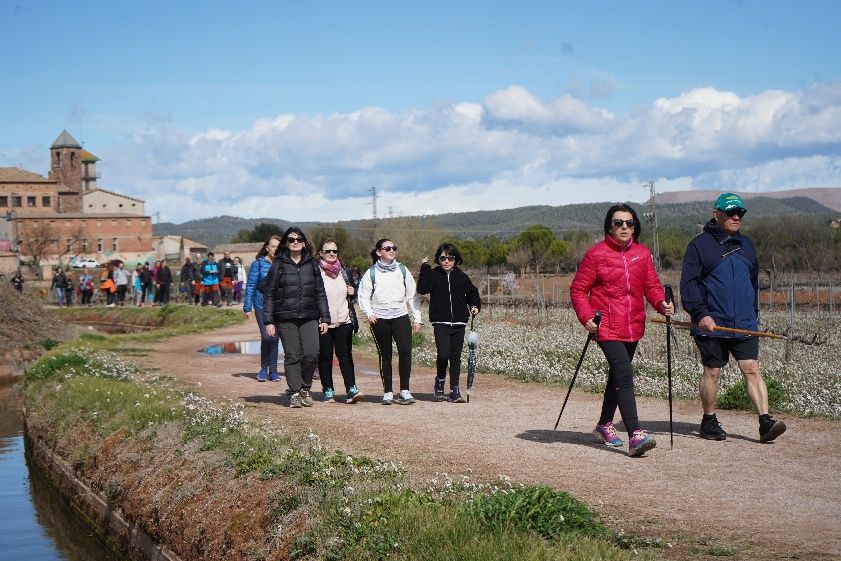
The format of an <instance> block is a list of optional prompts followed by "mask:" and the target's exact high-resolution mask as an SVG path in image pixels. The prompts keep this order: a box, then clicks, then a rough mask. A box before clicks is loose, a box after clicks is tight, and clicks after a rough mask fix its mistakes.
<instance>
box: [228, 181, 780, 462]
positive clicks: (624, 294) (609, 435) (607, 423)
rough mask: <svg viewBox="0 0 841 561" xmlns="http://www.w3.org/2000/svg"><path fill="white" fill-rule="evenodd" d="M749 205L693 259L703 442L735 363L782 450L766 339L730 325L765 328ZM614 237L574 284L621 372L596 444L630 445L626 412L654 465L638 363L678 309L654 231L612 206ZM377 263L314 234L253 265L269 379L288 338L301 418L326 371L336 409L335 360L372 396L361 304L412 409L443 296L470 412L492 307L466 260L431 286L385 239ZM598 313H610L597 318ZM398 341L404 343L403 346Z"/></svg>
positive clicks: (255, 311) (249, 304)
mask: <svg viewBox="0 0 841 561" xmlns="http://www.w3.org/2000/svg"><path fill="white" fill-rule="evenodd" d="M746 212H747V211H746V209H745V205H744V202H743V201H742V199H741V198H740V197H738V196H737V195H734V194H732V193H725V194H723V195H721V196H720V197H718V198H717V199H716V201H715V203H714V209H713V213H712V218H711V220H710V221H709V222H708V223H707V224H706V225H705V227H704V230H703V232H702V233H701V234H699V235H698V236H696V237H695V238H694V239H693V240H692V241H691V242H690V244H689V246H688V247H687V250H686V254H685V256H684V261H683V267H682V272H681V280H680V295H681V302H682V306H683V308H684V310H685V311H686V312H687V313H689V315H690V316H691V318H692V322H693V328H692V336H693V338H694V341H695V343H696V345H697V347H698V350H699V352H700V356H701V362H702V364H703V373H702V375H701V378H700V384H699V385H700V395H701V402H702V406H703V410H704V411H703V413H704V414H703V417H702V420H701V424H700V429H699V435H700V436H701V437H702V438H705V439H710V440H724V439H726V438H727V433H726V432H725V431H724V429H723V428H722V427H721V424H720V423H719V421H718V419H717V417H716V414H715V399H716V393H717V389H718V382H719V375H720V372H721V368H722V367H723V366H724V365H726V364H727V362H728V360H729V357H730V356H731V355H732V356H733V357H734V358H735V359H736V361H737V363H738V366H739V368H740V370H741V372H742V374H743V376H744V378H745V380H746V384H747V388H748V395H749V397H750V399H751V401H752V403H753V405H754V407H755V408H756V411H757V413H758V415H759V440H760V441H761V442H770V441H772V440H774V439H776V438H777V437H779V436H780V435H781V434H783V432H785V430H786V426H785V423H783V422H782V421H780V420H776V419H774V418H773V417H772V416H771V415H770V413H769V406H768V392H767V388H766V385H765V382H764V380H763V378H762V375H761V373H760V368H759V362H758V355H759V343H758V339H757V337H756V336H755V335H744V334H736V333H733V332H729V331H722V330H721V329H720V328H736V329H741V330H749V331H754V332H755V331H756V329H757V327H758V309H759V304H758V263H757V258H756V252H755V250H754V247H753V244H752V242H751V240H750V239H749V238H748V237H747V236H745V235H744V234H742V233H741V232H740V229H741V225H742V218H743V217H744V215H745V213H746ZM603 228H604V239H603V240H602V241H600V242H599V243H597V244H596V245H595V246H593V247H592V248H590V250H588V251H587V253H586V254H585V255H584V258H583V259H582V261H581V263H580V265H579V267H578V270H577V272H576V274H575V278H574V279H573V281H572V284H571V286H570V299H571V302H572V306H573V308H574V310H575V313H576V315H577V318H578V320H579V321H580V323H581V324H582V326H584V329H585V330H586V331H587V332H588V334H589V336H590V337H592V338H593V340H595V341H596V342H597V344H598V346H599V347H600V349H601V350H602V352H603V353H604V356H605V359H606V360H607V363H608V366H609V368H608V374H607V381H606V384H605V390H604V395H603V400H602V407H601V412H600V415H599V418H598V421H597V423H596V426H595V429H594V431H593V434H594V435H595V437H596V438H597V439H598V440H599V441H600V442H602V443H603V444H605V445H606V446H611V447H618V446H623V445H624V444H625V441H624V440H623V438H622V437H621V436H620V434H619V432H618V430H617V427H616V426H615V425H614V418H615V415H616V411H617V409H618V410H619V414H620V416H621V419H622V422H623V424H624V429H625V431H626V432H627V435H628V453H629V455H631V456H640V455H643V454H644V453H645V452H647V451H649V450H651V449H652V448H654V447H655V446H656V440H655V438H654V436H653V435H650V434H648V433H647V432H646V431H645V430H644V429H643V428H642V426H641V422H640V420H639V417H638V412H637V404H636V397H635V394H634V370H633V365H632V362H633V358H634V354H635V352H636V349H637V346H638V344H639V341H640V339H641V338H642V336H643V334H644V332H645V322H646V302H648V304H649V305H650V306H651V307H652V308H654V309H655V310H656V311H657V312H658V313H659V314H661V315H663V316H667V317H670V316H672V315H674V313H675V304H674V302H672V301H668V300H667V298H666V292H665V290H664V287H663V285H662V284H661V282H660V278H659V277H658V275H657V272H656V270H655V268H654V261H653V258H652V255H651V252H650V251H649V250H648V248H647V247H645V246H644V245H643V244H641V243H640V241H639V238H640V235H641V233H642V224H641V222H640V220H639V217H638V215H637V213H636V211H635V210H634V209H633V208H632V207H630V206H629V205H627V204H619V205H615V206H612V207H611V208H610V209H609V210H608V211H607V214H606V215H605V219H604V225H603ZM371 259H372V265H371V267H370V268H368V269H367V270H366V271H365V272H364V273H362V274H361V276H360V277H359V278H357V275H354V274H353V271H352V270H350V269H349V268H348V267H346V265H345V264H344V263H343V262H342V260H341V257H340V248H339V246H338V244H337V242H336V241H335V240H333V239H326V240H322V241H321V242H320V244H319V246H318V249H317V250H316V249H315V247H314V246H313V245H312V244H311V243H310V241H309V240H308V239H307V237H306V235H305V234H304V232H303V231H302V230H301V229H300V228H297V227H291V228H289V229H287V230H286V232H284V234H283V236H272V237H271V238H270V239H268V240H266V242H265V243H264V244H263V247H262V248H261V250H260V251H259V252H258V254H257V257H256V260H255V261H254V263H253V264H252V265H251V269H250V270H249V272H248V279H247V282H246V289H245V297H244V304H243V310H244V311H245V313H246V314H247V315H248V317H249V318H252V317H253V318H255V319H256V321H257V324H258V327H259V329H260V334H261V368H260V371H259V373H258V374H257V379H258V380H259V381H266V380H269V381H278V380H280V379H281V376H280V374H279V373H278V365H277V362H278V341H279V342H280V343H281V344H282V346H283V351H284V374H285V376H286V380H287V390H286V396H287V397H288V400H289V406H290V407H293V408H299V407H311V406H312V405H313V396H312V387H313V378H314V374H315V371H316V367H317V368H318V372H319V376H320V381H321V386H322V390H323V393H322V396H323V397H322V399H323V400H324V401H326V402H335V401H336V398H337V393H336V388H335V386H334V379H333V374H332V364H333V355H334V354H335V356H336V358H337V359H338V363H339V369H340V371H341V375H342V381H343V383H344V392H345V393H344V395H345V398H344V399H345V401H346V402H347V403H357V402H359V401H360V400H362V399H363V395H362V393H361V391H360V390H359V388H358V387H357V385H356V380H355V372H354V363H353V356H352V340H353V339H352V337H353V333H354V332H356V331H357V330H358V329H359V320H357V317H356V313H355V307H354V302H355V301H356V302H358V304H359V308H360V309H361V310H362V316H363V317H362V318H361V319H362V321H363V322H367V325H368V328H369V329H370V331H371V334H372V336H373V339H374V342H375V344H376V348H377V354H378V358H379V371H380V377H381V381H382V387H383V395H382V400H381V403H382V404H383V405H391V404H392V403H398V404H402V405H410V404H412V403H414V402H415V399H414V397H413V396H412V394H411V391H410V389H411V388H410V382H411V368H412V335H413V334H416V333H419V332H420V329H421V323H422V318H421V311H420V305H419V304H420V302H419V295H421V294H427V295H429V319H430V321H431V322H432V324H433V329H434V336H435V347H436V376H435V380H434V382H433V399H434V400H436V401H443V400H448V401H450V402H452V403H461V402H463V401H464V398H463V396H462V393H461V390H460V370H461V354H462V349H463V347H464V338H465V329H466V326H467V324H468V323H469V321H470V319H471V318H472V317H473V316H475V315H476V314H478V313H479V312H480V310H481V299H480V297H479V292H478V290H477V288H476V286H475V285H474V284H473V282H472V281H471V280H470V278H469V276H468V275H467V274H466V273H465V272H464V271H463V270H462V269H461V268H460V267H459V265H461V264H462V258H461V255H460V254H459V251H458V249H457V248H456V247H455V246H454V245H453V244H449V243H444V244H441V245H440V246H439V247H438V249H437V250H436V251H435V255H434V257H433V262H434V264H435V266H434V267H433V265H432V264H431V263H429V259H428V258H427V257H424V258H423V260H422V263H421V267H420V271H419V274H418V280H417V283H416V282H415V278H414V276H413V275H412V273H411V271H410V270H409V269H408V267H407V266H406V265H405V264H403V263H401V262H399V261H398V260H397V245H396V244H395V243H394V241H393V240H391V239H388V238H384V239H381V240H378V241H377V243H376V245H375V247H374V249H373V250H372V251H371ZM597 312H598V313H597ZM392 343H393V345H392ZM393 346H395V347H396V348H397V371H398V380H399V390H398V391H396V392H395V389H396V388H395V387H394V381H393V373H392V359H393V356H392V347H393ZM448 372H449V376H450V378H449V382H450V383H449V394H447V393H446V392H445V386H446V382H447V373H448Z"/></svg>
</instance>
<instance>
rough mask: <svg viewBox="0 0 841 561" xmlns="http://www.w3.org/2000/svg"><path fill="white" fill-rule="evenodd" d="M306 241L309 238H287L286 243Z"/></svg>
mask: <svg viewBox="0 0 841 561" xmlns="http://www.w3.org/2000/svg"><path fill="white" fill-rule="evenodd" d="M305 241H307V240H305V239H304V238H291V237H290V238H286V243H304V242H305Z"/></svg>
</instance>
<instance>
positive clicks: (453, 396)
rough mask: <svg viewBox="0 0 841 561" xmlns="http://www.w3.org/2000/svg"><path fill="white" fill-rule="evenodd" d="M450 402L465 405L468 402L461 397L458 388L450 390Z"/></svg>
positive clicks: (454, 387)
mask: <svg viewBox="0 0 841 561" xmlns="http://www.w3.org/2000/svg"><path fill="white" fill-rule="evenodd" d="M448 401H449V402H450V403H464V402H465V401H467V400H466V399H464V397H463V396H462V395H461V391H459V389H458V386H453V387H452V388H450V397H449V399H448Z"/></svg>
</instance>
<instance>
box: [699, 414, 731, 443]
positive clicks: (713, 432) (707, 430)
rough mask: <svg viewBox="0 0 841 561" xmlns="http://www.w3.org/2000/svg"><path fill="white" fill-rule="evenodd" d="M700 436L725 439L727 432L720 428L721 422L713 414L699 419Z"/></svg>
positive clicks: (708, 438) (710, 438) (709, 438)
mask: <svg viewBox="0 0 841 561" xmlns="http://www.w3.org/2000/svg"><path fill="white" fill-rule="evenodd" d="M698 432H699V434H700V435H701V438H706V439H707V440H727V433H726V432H724V429H723V428H721V423H719V422H718V419H717V418H716V416H715V415H711V416H709V417H708V416H707V415H704V418H703V419H701V429H700V430H699V431H698Z"/></svg>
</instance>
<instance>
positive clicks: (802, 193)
mask: <svg viewBox="0 0 841 561" xmlns="http://www.w3.org/2000/svg"><path fill="white" fill-rule="evenodd" d="M721 193H722V191H720V190H718V191H714V190H710V189H696V190H692V191H669V192H667V193H658V194H657V204H674V203H688V202H693V201H706V202H707V203H712V201H714V200H715V198H716V197H717V196H719V195H720V194H721ZM734 193H736V194H738V195H739V196H740V197H742V198H743V199H744V200H749V199H753V198H756V197H766V198H769V199H789V198H792V197H807V198H809V199H812V200H813V201H817V202H819V203H820V204H822V205H823V206H825V207H829V208H831V209H832V210H835V211H838V212H841V187H814V188H809V189H788V190H786V191H768V192H762V193H754V192H741V191H734ZM710 206H712V205H710Z"/></svg>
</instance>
